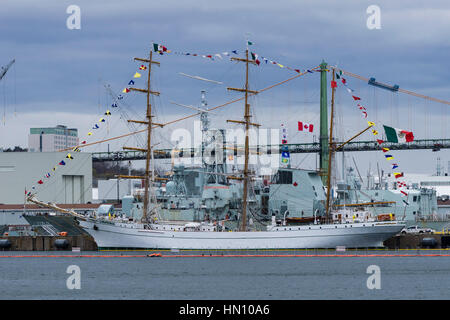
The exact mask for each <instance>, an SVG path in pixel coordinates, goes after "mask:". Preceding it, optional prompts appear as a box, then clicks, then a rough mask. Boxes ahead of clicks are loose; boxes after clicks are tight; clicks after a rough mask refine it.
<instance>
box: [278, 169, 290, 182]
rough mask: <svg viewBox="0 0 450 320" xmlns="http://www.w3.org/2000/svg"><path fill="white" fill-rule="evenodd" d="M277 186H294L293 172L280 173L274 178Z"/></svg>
mask: <svg viewBox="0 0 450 320" xmlns="http://www.w3.org/2000/svg"><path fill="white" fill-rule="evenodd" d="M274 183H275V184H292V171H282V170H280V171H278V172H277V174H276V175H275V177H274Z"/></svg>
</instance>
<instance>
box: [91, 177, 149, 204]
mask: <svg viewBox="0 0 450 320" xmlns="http://www.w3.org/2000/svg"><path fill="white" fill-rule="evenodd" d="M138 188H142V180H140V179H125V180H124V179H119V180H118V179H109V180H98V189H97V196H96V197H94V200H98V201H99V202H104V201H112V200H117V199H119V200H122V198H123V197H124V196H126V195H131V194H133V191H134V190H136V189H138Z"/></svg>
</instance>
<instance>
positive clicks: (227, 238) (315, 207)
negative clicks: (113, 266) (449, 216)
mask: <svg viewBox="0 0 450 320" xmlns="http://www.w3.org/2000/svg"><path fill="white" fill-rule="evenodd" d="M135 59H136V60H138V61H140V62H142V63H146V64H147V65H148V67H147V68H146V69H147V70H148V77H147V87H146V88H145V89H134V90H136V91H140V92H143V93H146V95H147V108H146V120H145V121H140V120H129V121H131V122H136V123H140V124H144V125H146V126H147V130H146V133H147V141H146V145H147V147H146V148H144V149H139V150H140V151H144V152H146V162H145V173H144V176H121V178H130V179H142V180H143V182H144V189H143V195H142V198H143V199H142V200H143V201H142V204H138V206H139V205H141V206H142V210H141V212H142V213H141V214H140V215H139V217H138V216H134V217H130V216H125V215H122V216H119V217H111V215H103V216H102V215H99V214H93V215H89V216H87V215H79V214H75V213H74V212H69V213H70V214H73V215H75V216H76V217H77V219H78V220H79V222H80V225H81V226H82V227H83V228H84V229H85V230H86V231H87V232H89V233H90V234H91V235H92V236H93V237H94V239H95V241H96V243H97V245H98V247H99V248H117V249H119V248H127V249H132V248H136V249H180V250H183V249H203V250H233V249H303V248H336V247H337V246H344V247H347V248H367V247H382V246H383V241H384V240H386V239H388V238H390V237H392V236H393V235H395V234H397V233H399V232H400V231H401V230H402V229H403V228H404V226H405V223H404V222H403V221H397V220H396V219H395V217H394V216H393V215H390V216H388V218H386V215H379V216H375V215H373V214H372V213H370V212H368V211H366V210H361V209H359V208H358V209H356V210H355V209H352V208H343V209H332V206H331V192H330V189H331V185H330V184H331V173H330V172H331V161H330V162H329V164H328V171H327V176H328V177H327V186H324V185H323V183H322V179H321V176H320V173H318V172H316V171H312V170H301V169H293V168H290V167H283V168H281V167H280V168H279V169H278V170H277V171H276V173H275V174H274V175H273V176H272V177H271V181H270V182H268V181H265V180H264V179H263V178H261V177H259V176H258V175H256V173H255V171H254V170H252V168H251V166H250V161H249V158H250V154H251V153H257V152H255V150H252V148H251V147H250V142H249V140H250V138H249V136H250V131H251V130H250V129H251V128H252V127H259V126H260V125H259V124H256V123H253V122H252V120H251V109H250V104H249V101H248V98H249V96H250V95H254V94H257V93H258V92H257V91H253V90H250V88H249V81H248V76H249V65H252V64H256V63H255V60H254V59H253V58H249V50H248V49H247V50H246V51H245V58H237V57H234V58H231V59H232V60H235V61H237V62H242V63H244V64H245V85H244V88H228V89H229V90H232V91H238V92H242V93H243V94H244V97H243V100H244V117H243V120H228V122H231V123H235V124H236V123H237V124H241V125H243V127H244V133H245V136H244V137H245V143H244V146H243V150H242V151H243V157H244V164H243V168H242V170H240V171H239V172H232V173H229V172H227V170H226V166H225V165H223V164H221V163H220V161H218V158H217V156H216V157H215V161H212V162H211V161H208V162H205V161H203V152H204V150H205V148H206V147H207V146H208V145H211V144H217V143H218V141H214V137H213V136H211V135H209V134H208V127H207V124H208V121H207V119H206V116H207V112H203V113H202V114H201V116H202V117H203V118H202V123H203V128H202V130H203V140H202V145H201V150H202V166H201V167H200V168H194V169H192V168H189V169H187V168H185V167H184V166H183V165H177V166H174V167H173V173H172V176H171V178H170V181H168V182H167V181H165V185H164V188H161V187H160V188H158V186H161V185H162V184H161V180H166V179H167V178H161V177H157V176H156V175H155V171H154V167H153V162H154V161H152V158H153V157H152V154H153V147H154V141H153V140H152V138H153V136H152V133H153V132H154V131H155V130H158V127H161V126H162V125H161V124H158V123H157V122H155V121H154V119H153V118H154V115H153V112H152V104H151V103H150V97H151V95H152V94H159V93H158V92H155V91H152V90H151V89H152V88H151V80H150V79H151V72H152V66H153V65H159V62H157V61H154V60H153V51H152V50H150V52H149V56H148V58H135ZM317 68H319V67H317ZM317 68H316V69H317ZM318 71H319V72H322V73H323V74H324V73H326V72H327V71H328V70H327V65H326V64H325V63H322V64H321V66H320V69H319V70H318ZM333 78H334V72H333ZM333 80H334V79H333ZM132 89H133V88H132ZM334 90H335V88H333V89H332V99H331V110H332V111H331V127H330V140H329V142H328V141H325V144H326V145H327V146H325V147H328V148H329V150H330V154H331V153H332V150H333V140H332V130H333V105H334ZM222 147H223V145H222ZM130 149H132V150H137V149H138V148H130ZM196 172H197V173H198V174H196ZM314 199H316V200H314ZM28 200H29V201H31V202H35V203H40V202H39V201H38V200H37V199H36V198H35V197H34V196H33V195H32V196H30V197H28ZM293 200H294V201H293ZM40 204H42V205H45V204H43V203H40Z"/></svg>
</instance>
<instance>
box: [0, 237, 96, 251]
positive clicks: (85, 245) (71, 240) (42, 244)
mask: <svg viewBox="0 0 450 320" xmlns="http://www.w3.org/2000/svg"><path fill="white" fill-rule="evenodd" d="M2 239H8V240H9V241H10V243H11V246H10V247H9V248H0V250H8V251H56V250H69V251H71V250H72V248H73V247H79V248H80V250H82V251H97V244H96V243H95V241H94V239H93V238H92V237H91V236H87V235H78V236H68V237H52V236H21V237H2ZM63 239H66V240H67V241H68V245H67V247H66V248H58V247H57V246H56V245H55V242H56V240H63Z"/></svg>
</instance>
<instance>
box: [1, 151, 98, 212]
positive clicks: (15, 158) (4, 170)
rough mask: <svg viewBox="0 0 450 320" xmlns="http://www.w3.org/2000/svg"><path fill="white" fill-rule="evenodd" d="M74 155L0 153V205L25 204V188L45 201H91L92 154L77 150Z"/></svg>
mask: <svg viewBox="0 0 450 320" xmlns="http://www.w3.org/2000/svg"><path fill="white" fill-rule="evenodd" d="M72 157H73V159H72V160H70V159H67V158H66V153H64V152H0V204H20V203H24V200H25V193H24V191H25V190H27V192H29V191H32V192H33V193H34V192H36V196H37V198H38V199H39V200H41V201H44V202H53V203H57V204H72V203H88V202H92V155H91V154H90V153H81V152H77V153H72ZM61 161H64V163H65V165H60V164H59V163H61ZM53 168H56V170H54V171H53ZM46 175H49V177H46ZM39 181H41V182H42V184H39V183H38V182H39ZM33 186H34V189H32V187H33Z"/></svg>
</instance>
